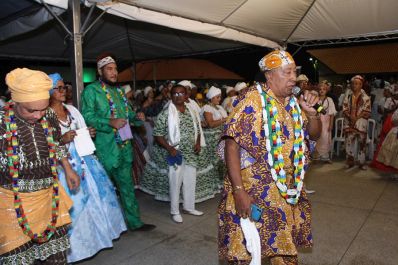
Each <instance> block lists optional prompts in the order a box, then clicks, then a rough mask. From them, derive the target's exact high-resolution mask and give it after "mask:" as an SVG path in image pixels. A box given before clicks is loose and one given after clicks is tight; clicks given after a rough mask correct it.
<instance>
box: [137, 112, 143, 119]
mask: <svg viewBox="0 0 398 265" xmlns="http://www.w3.org/2000/svg"><path fill="white" fill-rule="evenodd" d="M136 117H137V119H139V120H140V121H145V114H144V112H137V116H136Z"/></svg>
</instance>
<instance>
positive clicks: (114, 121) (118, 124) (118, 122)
mask: <svg viewBox="0 0 398 265" xmlns="http://www.w3.org/2000/svg"><path fill="white" fill-rule="evenodd" d="M126 123H127V121H126V120H125V119H119V118H110V119H109V125H110V126H111V127H113V128H115V129H120V128H122V127H123V126H124V125H126Z"/></svg>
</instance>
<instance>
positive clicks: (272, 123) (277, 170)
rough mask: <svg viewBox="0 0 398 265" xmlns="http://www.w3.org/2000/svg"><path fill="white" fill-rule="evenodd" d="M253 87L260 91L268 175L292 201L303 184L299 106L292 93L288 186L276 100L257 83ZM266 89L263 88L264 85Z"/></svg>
mask: <svg viewBox="0 0 398 265" xmlns="http://www.w3.org/2000/svg"><path fill="white" fill-rule="evenodd" d="M256 88H257V90H258V92H259V93H260V95H261V104H262V116H263V121H264V137H265V143H266V150H267V153H268V155H267V163H268V165H269V166H270V168H271V175H272V179H273V180H274V181H275V183H276V186H277V187H278V190H279V193H280V194H281V195H282V197H283V198H285V200H286V201H287V202H288V203H289V204H292V205H295V204H296V203H297V202H298V199H299V197H300V194H301V190H302V188H303V180H304V174H305V169H304V164H305V155H304V151H305V144H304V130H303V119H302V116H301V108H300V106H299V104H298V102H297V99H296V98H295V97H293V96H292V97H291V98H290V99H289V107H290V109H291V110H292V116H293V121H294V141H293V151H294V155H293V178H294V184H293V187H292V188H288V187H287V184H286V172H285V169H284V167H285V160H284V158H283V155H282V139H281V137H282V136H283V132H282V126H281V123H280V117H279V115H280V114H279V113H278V108H277V105H276V104H278V103H277V102H276V99H275V98H273V97H271V96H270V95H269V94H268V93H266V92H265V91H264V90H263V87H262V86H261V84H260V83H257V84H256ZM266 89H267V88H266Z"/></svg>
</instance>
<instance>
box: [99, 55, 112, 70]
mask: <svg viewBox="0 0 398 265" xmlns="http://www.w3.org/2000/svg"><path fill="white" fill-rule="evenodd" d="M110 63H116V62H115V60H114V59H113V58H112V57H110V56H107V57H105V58H102V59H101V60H99V61H98V62H97V68H98V69H101V68H102V67H104V66H105V65H107V64H110Z"/></svg>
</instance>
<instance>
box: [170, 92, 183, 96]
mask: <svg viewBox="0 0 398 265" xmlns="http://www.w3.org/2000/svg"><path fill="white" fill-rule="evenodd" d="M172 95H173V96H175V97H182V96H185V92H176V93H173V94H172Z"/></svg>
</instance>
